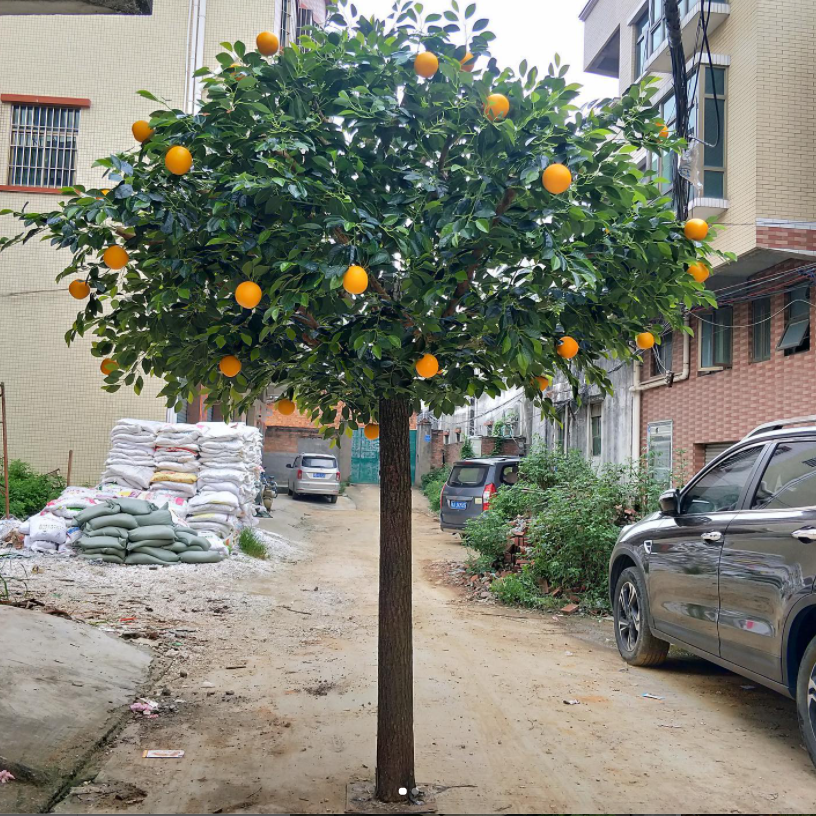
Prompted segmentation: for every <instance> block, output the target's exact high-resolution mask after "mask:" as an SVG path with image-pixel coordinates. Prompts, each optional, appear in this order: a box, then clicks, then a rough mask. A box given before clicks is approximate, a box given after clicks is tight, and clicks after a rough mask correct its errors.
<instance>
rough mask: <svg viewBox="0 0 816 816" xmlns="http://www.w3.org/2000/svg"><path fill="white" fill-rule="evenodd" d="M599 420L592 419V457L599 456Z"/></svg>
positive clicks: (598, 418) (597, 417) (595, 417)
mask: <svg viewBox="0 0 816 816" xmlns="http://www.w3.org/2000/svg"><path fill="white" fill-rule="evenodd" d="M601 441H602V440H601V418H600V417H599V416H594V417H592V455H593V456H600V455H601Z"/></svg>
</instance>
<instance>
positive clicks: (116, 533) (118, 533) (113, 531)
mask: <svg viewBox="0 0 816 816" xmlns="http://www.w3.org/2000/svg"><path fill="white" fill-rule="evenodd" d="M127 534H128V531H127V530H125V529H123V528H122V527H100V528H99V529H98V530H90V529H89V530H85V532H84V533H83V534H82V535H83V536H90V537H91V538H98V537H99V536H109V537H111V538H121V539H122V540H123V541H127Z"/></svg>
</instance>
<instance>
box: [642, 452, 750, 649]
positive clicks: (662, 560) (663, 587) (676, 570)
mask: <svg viewBox="0 0 816 816" xmlns="http://www.w3.org/2000/svg"><path fill="white" fill-rule="evenodd" d="M762 450H763V445H761V444H760V445H754V446H752V447H750V448H744V449H743V450H741V451H738V452H737V453H734V454H732V455H731V456H729V457H727V458H726V459H724V460H722V461H721V462H719V463H718V464H716V465H714V466H713V467H711V468H709V469H707V470H704V471H703V472H702V473H701V475H700V476H698V477H697V479H695V480H694V481H693V482H692V483H691V484H690V485H689V487H688V488H686V489H685V490H684V491H683V492H682V494H681V498H680V508H679V513H678V515H676V516H666V517H664V518H663V519H661V520H660V522H659V528H658V529H657V530H656V531H655V533H654V534H653V537H652V540H651V544H649V542H646V546H647V551H648V548H649V547H651V554H650V555H649V560H648V564H649V573H648V577H647V581H648V589H649V602H650V606H651V611H652V617H653V618H654V623H655V627H656V628H657V629H659V630H660V631H661V632H664V633H665V634H666V635H668V636H669V637H671V638H676V639H678V640H681V641H683V642H685V643H688V644H689V645H691V646H696V647H697V648H699V649H704V650H705V651H707V652H710V653H711V654H714V655H717V654H719V651H720V644H719V634H718V631H717V620H718V616H719V607H720V595H719V584H718V581H719V574H718V573H719V565H720V555H721V552H722V547H723V542H724V541H725V538H726V532H727V530H728V527H729V525H730V524H731V522H732V521H733V519H734V516H735V515H736V513H737V511H738V510H739V508H740V506H741V502H742V501H743V498H744V494H745V492H746V491H747V487H748V483H749V481H750V478H751V474H752V473H753V470H754V466H755V465H756V462H757V460H758V458H759V455H760V453H761V452H762Z"/></svg>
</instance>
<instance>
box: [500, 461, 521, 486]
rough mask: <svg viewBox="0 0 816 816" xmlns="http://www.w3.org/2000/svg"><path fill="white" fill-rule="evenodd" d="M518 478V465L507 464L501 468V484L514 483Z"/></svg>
mask: <svg viewBox="0 0 816 816" xmlns="http://www.w3.org/2000/svg"><path fill="white" fill-rule="evenodd" d="M518 480H519V468H518V465H507V466H506V467H504V468H502V472H501V479H500V481H501V483H502V484H503V485H514V484H516V482H518Z"/></svg>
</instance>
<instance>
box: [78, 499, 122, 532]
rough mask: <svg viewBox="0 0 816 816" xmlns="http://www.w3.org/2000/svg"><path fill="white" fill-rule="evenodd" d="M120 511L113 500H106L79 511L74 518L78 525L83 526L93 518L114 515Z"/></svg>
mask: <svg viewBox="0 0 816 816" xmlns="http://www.w3.org/2000/svg"><path fill="white" fill-rule="evenodd" d="M118 512H119V508H118V507H117V506H116V505H115V504H113V503H112V502H105V503H104V504H94V505H93V506H91V507H88V508H86V509H85V510H83V511H82V512H81V513H77V515H76V518H75V519H74V524H76V526H77V527H82V526H83V525H84V524H87V523H88V522H89V521H91V519H95V518H99V517H100V516H112V515H115V514H116V513H118Z"/></svg>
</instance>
